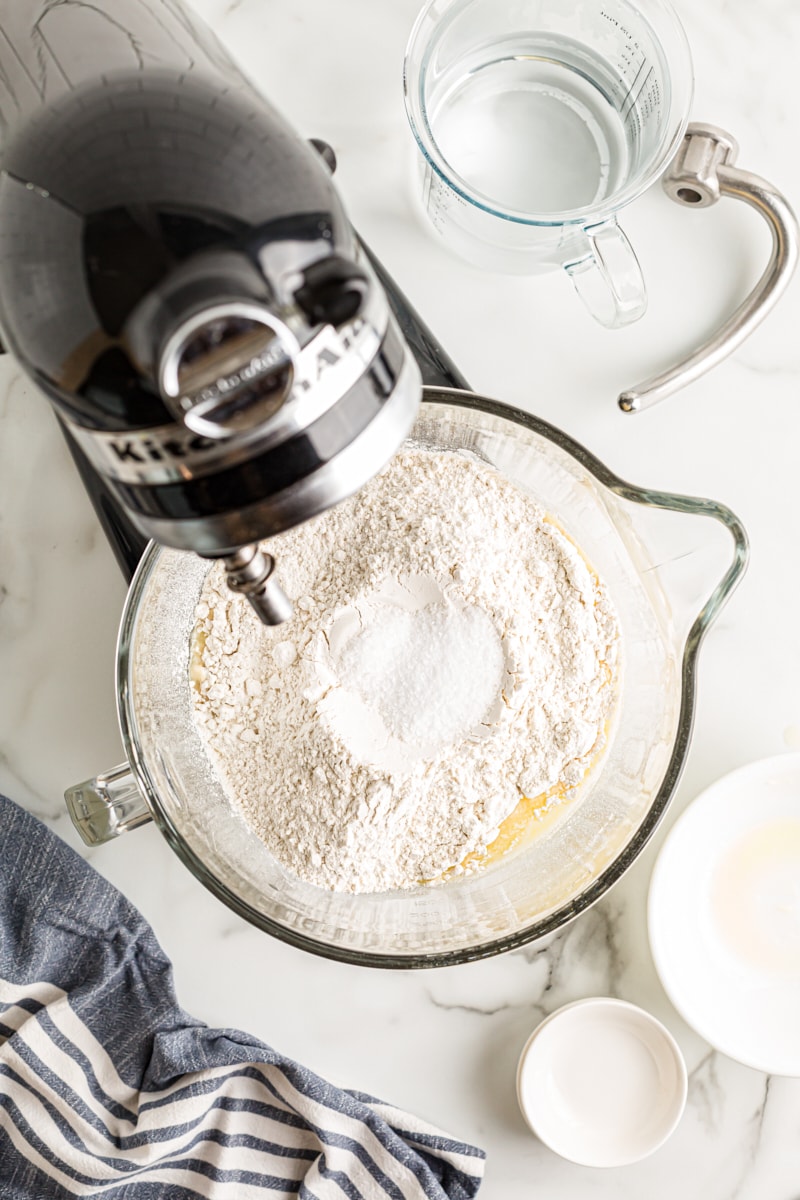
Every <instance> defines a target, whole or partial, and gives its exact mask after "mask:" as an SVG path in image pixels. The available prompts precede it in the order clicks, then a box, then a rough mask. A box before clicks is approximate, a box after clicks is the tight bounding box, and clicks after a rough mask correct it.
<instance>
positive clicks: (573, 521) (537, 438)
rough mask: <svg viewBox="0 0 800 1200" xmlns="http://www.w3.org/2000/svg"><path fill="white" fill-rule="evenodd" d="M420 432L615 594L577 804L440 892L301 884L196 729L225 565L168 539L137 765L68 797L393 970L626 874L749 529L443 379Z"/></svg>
mask: <svg viewBox="0 0 800 1200" xmlns="http://www.w3.org/2000/svg"><path fill="white" fill-rule="evenodd" d="M412 438H413V440H414V441H415V442H416V443H418V444H422V445H424V446H429V447H435V448H441V449H448V450H467V451H470V452H471V453H473V454H476V455H478V456H480V457H481V458H482V459H484V460H486V461H487V462H489V463H491V464H492V465H493V466H494V467H495V468H496V469H497V470H498V471H500V472H502V473H503V474H504V475H505V476H507V477H508V478H509V479H511V480H513V481H514V482H515V483H516V484H517V485H519V486H520V487H522V488H524V489H525V490H526V491H528V492H530V493H531V494H532V495H533V496H534V497H535V498H536V499H537V500H538V501H539V503H540V504H541V505H542V507H543V508H544V509H546V510H547V512H548V513H549V514H550V515H551V516H552V517H553V518H554V519H555V520H556V521H557V522H558V523H559V524H560V525H561V527H562V528H563V529H564V530H565V532H566V533H567V534H568V535H569V536H570V537H571V538H572V539H573V540H574V541H575V542H576V543H577V545H578V546H579V547H580V548H581V550H582V551H583V553H584V554H585V556H586V558H587V559H588V561H589V563H590V564H591V566H592V567H593V568H594V569H595V571H596V572H597V573H598V574H599V575H600V577H601V578H602V579H603V580H604V581H605V583H606V585H607V587H608V589H609V593H610V595H611V597H612V599H613V602H614V605H615V607H616V611H617V615H618V618H619V623H620V629H621V639H622V672H621V685H620V695H619V700H618V704H617V709H618V711H617V714H616V717H615V721H614V724H613V728H612V731H611V736H610V739H609V745H608V748H607V750H606V751H605V753H604V756H603V757H602V758H601V760H600V762H599V763H598V764H597V766H596V767H595V768H594V770H593V772H592V773H590V776H589V778H588V780H587V782H586V783H585V784H584V785H583V786H582V788H581V790H580V793H579V797H578V799H577V800H576V801H575V802H573V803H570V804H568V805H566V806H565V807H564V809H563V811H557V812H556V815H555V818H554V819H550V820H548V821H547V822H545V823H544V824H545V825H546V828H543V829H542V831H541V833H539V834H538V836H535V837H531V838H529V839H527V841H526V840H525V839H523V840H522V843H521V844H520V845H519V846H518V847H517V848H516V849H513V850H511V851H510V852H509V853H507V854H506V855H503V856H500V857H499V858H498V859H497V861H495V862H493V863H491V865H488V866H486V867H484V868H482V869H479V870H477V871H475V872H473V873H471V874H465V875H462V876H459V877H456V878H452V879H449V880H447V881H446V882H445V883H441V884H439V885H435V886H420V887H418V888H415V889H412V890H407V891H397V892H386V893H380V894H366V895H365V894H360V895H349V894H343V893H336V892H328V891H323V890H321V889H319V888H315V887H313V886H311V885H309V884H307V883H304V882H303V881H302V880H300V879H299V878H297V877H296V876H294V875H292V874H291V873H290V872H288V871H287V870H285V868H283V867H282V866H281V865H280V864H279V863H277V862H276V861H275V859H274V858H273V857H272V855H271V854H270V853H269V851H268V850H267V848H266V846H265V845H264V844H263V843H262V842H261V841H260V840H259V839H258V837H257V836H256V835H255V834H254V833H253V832H251V830H250V829H249V827H248V826H247V825H246V824H245V822H244V820H243V819H242V817H240V816H239V814H238V812H236V811H235V810H233V809H232V808H231V805H230V803H229V802H228V800H227V799H226V798H225V795H224V793H223V790H222V787H221V785H220V783H219V781H218V780H217V778H216V776H215V774H214V772H213V770H212V768H211V766H210V765H209V762H208V760H207V758H206V753H205V750H204V748H203V743H202V742H201V740H200V736H199V734H198V731H197V728H196V727H195V724H194V720H193V706H192V695H191V691H190V686H189V676H188V672H189V644H190V636H191V631H192V626H193V622H194V609H195V605H196V603H197V600H198V597H199V594H200V590H201V587H202V584H203V579H204V577H205V574H206V572H207V571H208V569H209V564H208V563H206V562H204V561H203V560H202V559H200V558H197V557H195V556H194V555H189V554H185V553H181V552H178V551H174V550H168V549H163V548H160V547H157V546H155V545H151V546H150V547H149V548H148V550H147V552H146V553H145V555H144V557H143V559H142V562H141V564H140V567H139V570H138V571H137V573H136V576H135V578H134V580H133V582H132V584H131V588H130V592H129V594H128V598H127V601H126V605H125V611H124V613H123V617H122V624H121V629H120V636H119V645H118V658H117V695H118V711H119V722H120V728H121V731H122V737H123V742H124V745H125V749H126V752H127V754H128V758H129V763H126V764H124V765H123V766H122V767H118V768H116V769H115V770H114V771H111V772H108V773H106V774H105V775H102V776H98V777H97V778H96V779H93V780H90V781H88V782H87V783H83V784H80V785H78V786H77V787H75V788H72V789H70V790H69V792H68V793H67V803H68V807H69V809H70V812H71V815H72V817H73V820H74V821H75V823H76V825H77V826H78V828H79V829H80V831H81V833H82V835H83V836H84V839H85V840H87V841H89V842H91V843H96V842H99V841H105V840H107V839H108V838H110V837H114V836H116V835H117V834H118V833H121V832H125V831H126V830H128V829H131V828H134V827H135V826H137V825H139V824H141V823H142V822H143V821H146V820H150V819H151V818H152V819H153V820H155V821H156V823H157V824H158V826H159V828H160V829H161V832H162V833H163V835H164V837H165V838H166V839H167V841H168V842H169V844H170V845H171V846H172V848H173V850H174V851H175V852H176V854H177V855H178V856H179V857H180V858H181V860H182V861H183V862H184V863H185V864H186V866H188V867H189V869H190V870H191V871H193V872H194V874H195V875H196V876H197V878H198V879H200V880H201V882H202V883H204V884H205V885H206V887H208V888H209V889H210V890H211V891H212V892H213V893H214V894H215V895H216V896H218V897H219V898H220V899H221V900H222V901H223V902H224V903H225V904H227V905H228V906H229V907H230V908H232V909H233V910H234V911H235V912H237V913H239V914H240V915H241V916H243V917H244V918H246V920H248V921H250V922H252V923H253V924H254V925H257V926H258V927H259V928H261V929H264V930H266V931H267V932H269V933H272V934H274V935H275V936H276V937H279V938H283V939H284V940H285V941H287V942H290V943H292V944H293V945H296V946H300V947H302V948H303V949H305V950H310V951H313V952H315V953H318V954H323V955H327V956H329V957H331V958H338V959H343V960H345V961H347V962H353V963H362V964H365V965H369V966H380V967H430V966H438V965H444V964H447V963H457V962H466V961H468V960H470V959H476V958H482V957H486V956H488V955H492V954H498V953H500V952H501V951H504V950H508V949H511V948H512V947H515V946H520V945H522V944H523V943H525V942H529V941H532V940H534V939H536V938H539V937H542V936H544V935H545V934H548V933H551V932H553V931H554V930H557V929H559V928H560V927H561V926H563V925H564V924H566V922H568V921H570V920H572V919H573V918H574V917H576V916H577V915H578V914H579V913H581V912H583V911H584V910H585V909H586V908H588V907H589V905H591V904H593V903H594V902H595V901H596V900H598V899H599V897H600V896H602V895H603V894H604V893H605V892H606V891H607V890H608V889H609V888H610V887H611V886H612V884H614V883H615V882H616V881H617V880H618V879H619V878H620V877H621V876H622V874H623V873H624V872H625V870H626V869H627V868H628V867H629V866H630V865H631V863H632V862H633V861H634V859H635V858H636V856H637V855H638V854H639V852H640V851H641V850H642V848H643V846H644V845H645V844H646V842H647V841H648V839H649V837H650V836H651V834H652V833H653V830H654V829H655V828H656V826H657V824H658V822H659V820H660V818H661V817H662V816H663V814H664V811H665V809H666V807H667V804H668V802H669V800H670V797H671V796H672V794H673V792H674V791H675V788H676V785H677V783H678V779H679V776H680V773H681V769H682V767H683V764H684V761H685V759H686V754H687V750H688V746H689V739H690V733H691V727H692V718H693V711H694V695H695V666H696V659H697V651H698V648H699V646H700V642H701V640H702V638H703V635H704V634H705V632H706V630H707V629H708V628H709V626H710V625H711V623H712V622H713V620H714V618H715V617H716V615H717V613H718V612H719V610H720V608H721V606H722V604H723V603H724V601H725V600H726V598H727V597H728V596H729V595H730V592H731V591H732V589H733V588H734V586H735V585H736V583H737V581H738V580H739V578H740V577H741V575H742V572H743V571H744V568H745V565H746V560H747V541H746V536H745V533H744V530H743V529H742V526H741V524H740V523H739V521H738V520H737V518H736V517H735V516H734V514H733V513H732V512H731V511H730V510H729V509H727V508H725V507H724V506H723V505H721V504H716V503H714V502H712V501H710V500H700V499H695V498H691V497H685V496H671V495H667V494H665V493H661V492H654V491H649V490H646V489H643V488H638V487H633V486H632V485H630V484H627V483H624V482H623V481H622V480H621V479H618V478H617V477H616V476H615V475H613V474H612V473H611V471H609V470H608V469H607V468H606V467H604V466H603V464H602V463H600V462H598V461H597V459H596V458H594V457H593V456H592V455H591V454H589V453H588V452H587V451H586V450H584V449H583V448H582V447H581V446H579V445H578V444H577V443H576V442H574V441H573V440H572V439H571V438H569V437H567V435H566V434H564V433H562V432H560V431H559V430H557V429H555V428H553V427H552V426H551V425H548V424H546V423H545V422H544V421H540V420H538V419H537V418H535V417H531V416H528V415H527V414H525V413H522V412H518V411H516V410H515V409H512V408H508V407H506V406H505V405H502V404H499V403H496V402H494V401H492V400H487V399H484V398H483V397H480V396H475V395H472V394H470V393H467V392H458V391H448V390H446V389H430V388H427V389H426V390H425V397H424V402H423V404H422V407H421V409H420V414H419V418H418V421H417V423H416V426H415V428H414V431H413V435H412ZM705 518H708V519H705ZM731 538H732V540H733V556H732V559H731V541H730V539H731ZM479 550H480V548H479V547H477V548H476V552H479ZM513 567H514V564H513V563H509V570H513ZM144 696H146V697H147V704H146V705H144V704H143V703H142V698H143V697H144ZM279 752H280V749H279V748H276V753H279Z"/></svg>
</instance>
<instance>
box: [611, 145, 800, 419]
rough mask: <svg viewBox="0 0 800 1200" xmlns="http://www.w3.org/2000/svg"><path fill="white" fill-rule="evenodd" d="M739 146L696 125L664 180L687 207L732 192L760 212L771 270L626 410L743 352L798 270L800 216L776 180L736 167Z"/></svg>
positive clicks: (635, 393)
mask: <svg viewBox="0 0 800 1200" xmlns="http://www.w3.org/2000/svg"><path fill="white" fill-rule="evenodd" d="M738 149H739V148H738V146H737V144H736V142H735V140H734V139H733V138H732V137H731V135H730V134H729V133H725V131H724V130H722V129H718V128H717V127H716V126H715V125H700V124H692V125H690V126H689V128H688V130H687V131H686V136H685V138H684V139H683V143H682V144H681V148H680V150H679V151H678V153H677V155H676V156H675V158H674V159H673V162H672V164H671V166H670V167H669V169H668V171H667V173H666V174H665V176H664V178H663V180H662V183H663V186H664V191H665V192H666V193H667V195H668V196H669V197H670V199H671V200H675V201H676V203H678V204H683V205H685V206H686V207H691V208H708V207H710V206H711V205H712V204H716V202H717V201H718V200H719V198H720V196H732V197H734V199H738V200H744V202H745V203H746V204H749V205H751V206H752V207H753V208H754V209H756V211H757V212H760V213H761V215H762V217H763V218H764V220H765V221H766V222H767V224H768V226H769V229H770V233H771V234H772V252H771V254H770V259H769V262H768V264H767V267H766V270H765V271H764V273H763V275H762V276H761V278H760V279H759V281H758V283H757V284H756V286H755V287H754V288H753V290H752V292H751V293H750V295H749V296H748V297H747V299H746V300H744V301H743V302H742V303H741V304H740V305H739V307H738V308H737V309H736V311H735V312H734V313H733V314H732V315H731V316H730V317H729V318H728V320H727V321H726V322H725V324H724V325H723V326H722V328H721V329H719V330H717V332H716V333H715V334H714V335H713V337H711V338H709V340H708V341H707V342H704V343H703V345H702V346H699V347H698V349H697V350H695V351H694V352H693V353H692V354H690V355H689V357H688V358H685V359H684V360H683V361H682V362H680V363H678V364H677V365H676V366H674V367H670V368H669V370H667V371H664V372H662V374H660V375H654V376H652V377H651V378H650V379H646V380H645V381H644V383H639V384H636V386H635V387H632V388H628V389H627V391H624V392H622V393H621V394H620V396H619V399H618V404H619V406H620V408H621V409H622V411H623V412H628V413H633V412H641V411H642V410H643V409H645V408H652V406H653V405H654V404H658V403H659V401H661V400H666V398H667V397H668V396H671V395H672V394H673V393H674V392H677V391H678V390H679V389H680V388H682V387H685V386H686V385H687V384H689V383H694V381H695V379H699V378H700V376H701V375H704V374H705V372H706V371H710V370H711V368H712V367H715V366H716V365H717V364H718V363H720V362H722V360H723V359H724V358H727V357H728V355H729V354H732V353H733V352H734V351H735V350H738V348H739V347H740V346H741V344H742V342H743V341H744V340H745V339H746V338H747V337H749V336H750V334H751V333H752V332H753V330H754V329H755V328H756V327H757V326H758V325H760V324H761V322H762V321H763V320H764V318H765V317H766V315H767V313H769V312H770V311H771V309H772V308H773V307H774V306H775V304H776V303H777V302H778V300H779V299H780V297H781V296H782V295H783V293H784V291H785V290H786V285H787V284H788V282H789V280H790V279H791V277H792V274H793V273H794V269H795V267H796V265H797V257H798V227H797V218H796V216H795V214H794V212H793V210H792V208H791V205H790V204H789V202H788V200H787V199H786V197H785V196H783V195H782V194H781V193H780V192H779V191H778V190H777V188H775V187H773V185H772V184H771V183H768V182H767V181H766V179H762V178H761V177H760V176H759V175H753V174H751V173H750V172H749V171H742V170H740V169H739V168H738V167H735V166H734V165H733V164H734V162H735V159H736V155H737V152H738Z"/></svg>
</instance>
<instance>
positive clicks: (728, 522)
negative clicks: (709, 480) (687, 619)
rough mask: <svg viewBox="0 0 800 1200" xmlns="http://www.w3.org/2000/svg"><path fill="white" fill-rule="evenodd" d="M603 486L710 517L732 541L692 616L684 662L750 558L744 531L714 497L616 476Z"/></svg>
mask: <svg viewBox="0 0 800 1200" xmlns="http://www.w3.org/2000/svg"><path fill="white" fill-rule="evenodd" d="M606 486H608V487H610V489H611V491H613V492H615V493H616V494H617V495H618V496H620V497H621V498H622V499H624V500H628V501H632V502H633V503H634V504H642V505H644V506H646V507H649V508H660V509H666V510H668V511H671V512H676V513H686V514H687V515H689V516H697V517H710V518H711V519H712V520H714V521H718V522H719V523H720V524H721V525H723V526H724V527H725V529H727V531H728V533H729V534H730V536H731V538H732V540H733V558H732V559H731V562H730V565H729V567H728V569H727V570H726V571H725V573H724V575H723V576H722V578H721V579H720V580H719V582H718V583H717V585H716V587H715V588H714V589H713V591H712V592H711V594H710V595H709V597H708V599H707V600H706V602H705V604H704V605H703V607H702V608H701V609H700V612H699V613H698V614H697V616H696V617H695V618H694V621H693V622H692V624H691V627H690V628H689V632H688V634H687V636H686V644H685V649H684V661H685V662H688V661H689V660H691V659H693V658H694V655H695V653H696V652H697V649H698V647H699V645H700V642H701V641H702V639H703V637H704V635H705V633H706V632H707V631H708V629H709V628H710V627H711V625H712V624H713V623H714V621H715V620H716V618H717V617H718V616H719V613H720V611H721V610H722V608H723V606H724V605H725V604H726V603H727V601H728V599H729V597H730V596H731V594H732V593H733V591H734V589H735V588H736V587H737V586H738V584H739V583H740V581H741V578H742V576H743V575H744V573H745V571H746V569H747V563H748V560H749V557H750V543H749V539H748V536H747V531H746V529H745V527H744V525H743V524H742V522H741V521H740V520H739V518H738V517H737V516H736V514H735V513H734V512H733V511H732V510H731V509H730V508H728V507H727V505H725V504H720V503H719V502H718V501H716V500H707V499H705V498H703V497H700V496H681V495H677V494H675V493H671V492H657V491H650V490H649V489H646V488H639V487H634V486H633V485H631V484H627V483H625V482H623V481H622V480H620V479H616V480H615V481H614V482H611V481H610V480H608V481H607V483H606Z"/></svg>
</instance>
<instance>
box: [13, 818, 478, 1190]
mask: <svg viewBox="0 0 800 1200" xmlns="http://www.w3.org/2000/svg"><path fill="white" fill-rule="evenodd" d="M483 1157H484V1156H483V1153H482V1152H481V1151H480V1150H476V1149H475V1148H474V1147H473V1146H469V1145H465V1144H464V1143H462V1142H457V1141H455V1140H453V1139H452V1138H449V1137H446V1136H445V1135H444V1134H442V1133H440V1132H439V1131H438V1130H436V1129H434V1128H432V1127H431V1126H429V1125H427V1124H425V1123H424V1122H423V1121H420V1120H417V1119H416V1118H415V1117H412V1116H409V1115H408V1114H407V1113H404V1112H401V1111H400V1110H398V1109H396V1108H392V1107H391V1106H390V1105H388V1104H383V1103H381V1102H380V1101H378V1100H375V1099H373V1098H372V1097H371V1096H364V1095H361V1094H359V1093H357V1092H345V1091H341V1090H340V1089H339V1088H335V1087H333V1086H332V1085H331V1084H329V1083H326V1082H325V1080H323V1079H320V1078H319V1077H318V1076H316V1075H314V1074H312V1072H311V1071H308V1070H307V1069H306V1068H305V1067H301V1066H300V1065H299V1064H298V1063H296V1062H292V1061H291V1060H290V1059H287V1058H284V1057H283V1056H282V1055H280V1054H278V1053H277V1052H276V1051H274V1050H272V1049H270V1047H269V1046H266V1045H264V1043H263V1042H259V1041H257V1040H256V1039H255V1038H252V1037H249V1036H248V1035H247V1034H244V1033H239V1032H236V1031H234V1030H228V1029H209V1028H208V1027H207V1026H205V1025H203V1024H201V1023H200V1022H199V1021H196V1020H194V1019H193V1018H192V1017H190V1016H188V1015H187V1014H186V1013H185V1012H183V1010H182V1009H181V1008H180V1007H179V1006H178V1004H177V1002H176V999H175V993H174V990H173V984H172V969H171V966H170V963H169V960H168V959H167V958H166V957H165V955H164V953H163V951H162V950H161V948H160V946H159V945H158V942H157V941H156V939H155V937H154V935H153V932H152V930H151V929H150V927H149V926H148V925H147V923H146V921H145V920H144V918H143V917H142V916H141V914H140V913H139V912H137V910H136V909H135V908H134V907H133V906H132V905H131V904H129V903H128V901H127V900H125V898H124V897H123V896H122V895H120V893H119V892H117V891H116V890H115V889H114V888H113V887H111V885H110V884H108V883H107V882H106V881H105V880H104V879H102V878H101V877H100V876H99V875H98V874H97V872H96V871H94V870H93V869H92V868H91V867H90V866H88V864H87V863H85V862H84V861H83V859H81V858H80V856H79V855H77V854H75V853H74V852H73V851H72V850H70V849H69V847H68V846H66V845H65V844H64V843H63V842H61V841H60V840H59V839H58V838H57V837H55V836H54V835H53V834H51V833H50V832H49V831H48V830H47V829H45V827H44V826H43V825H42V824H41V823H40V822H39V821H37V820H36V819H35V818H34V817H32V816H31V815H30V814H28V813H26V812H24V811H23V810H22V809H20V808H18V807H17V806H16V805H15V804H12V803H11V801H10V800H6V799H5V798H4V797H0V1198H2V1200H61V1198H62V1197H64V1198H66V1197H74V1196H92V1197H104V1198H107V1200H189V1198H191V1197H211V1198H213V1200H265V1198H268V1197H282V1196H286V1197H289V1196H292V1197H300V1200H329V1198H330V1200H333V1198H335V1200H359V1198H363V1200H423V1198H425V1200H447V1198H450V1200H468V1198H469V1197H472V1196H474V1195H475V1193H476V1192H477V1190H478V1188H479V1186H480V1181H481V1177H482V1174H483Z"/></svg>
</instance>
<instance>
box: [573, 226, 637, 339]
mask: <svg viewBox="0 0 800 1200" xmlns="http://www.w3.org/2000/svg"><path fill="white" fill-rule="evenodd" d="M581 251H582V253H580V254H579V256H578V257H576V258H575V259H574V260H573V261H572V262H569V263H567V264H566V265H565V267H564V270H565V271H566V272H567V274H568V275H569V277H570V279H571V280H572V282H573V283H574V285H575V290H576V292H577V293H578V295H579V296H580V298H581V300H582V301H583V303H584V304H585V305H586V307H587V308H588V310H589V312H590V313H591V314H592V316H593V317H594V319H595V320H596V321H599V322H600V324H601V325H605V327H606V328H607V329H619V328H620V326H622V325H630V323H631V322H632V321H638V320H639V317H641V316H642V315H643V314H644V311H645V309H646V308H647V292H646V290H645V286H644V279H643V278H642V269H641V267H640V266H639V260H638V259H637V257H636V255H635V253H634V251H633V247H632V246H631V244H630V242H629V241H628V239H627V238H626V236H625V234H624V233H623V232H622V230H621V229H620V227H619V225H618V224H617V222H616V220H615V219H614V218H613V217H611V218H610V219H609V220H608V221H603V222H602V224H600V225H591V226H589V227H587V228H586V229H584V231H583V238H582V239H581Z"/></svg>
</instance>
